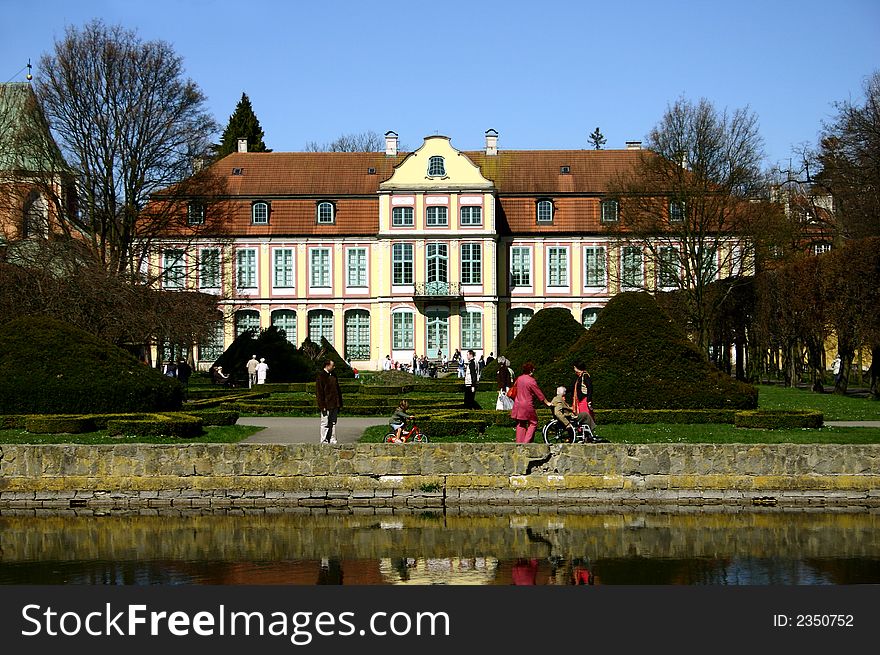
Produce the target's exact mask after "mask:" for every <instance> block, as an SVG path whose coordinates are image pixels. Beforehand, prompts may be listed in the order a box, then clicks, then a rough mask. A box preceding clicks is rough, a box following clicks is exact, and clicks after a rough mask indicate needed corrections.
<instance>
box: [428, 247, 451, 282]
mask: <svg viewBox="0 0 880 655" xmlns="http://www.w3.org/2000/svg"><path fill="white" fill-rule="evenodd" d="M432 250H433V254H431V251H432ZM432 264H433V265H432ZM432 269H433V270H432ZM432 278H435V279H432ZM425 281H426V282H428V283H433V282H437V283H440V284H446V283H448V282H449V244H447V243H440V242H437V241H430V242H428V243H426V244H425Z"/></svg>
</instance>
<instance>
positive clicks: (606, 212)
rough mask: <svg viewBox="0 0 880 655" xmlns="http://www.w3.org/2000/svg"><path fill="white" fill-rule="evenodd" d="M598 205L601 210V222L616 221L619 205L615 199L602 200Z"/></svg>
mask: <svg viewBox="0 0 880 655" xmlns="http://www.w3.org/2000/svg"><path fill="white" fill-rule="evenodd" d="M599 207H600V209H601V212H602V222H603V223H616V222H617V217H618V212H619V211H620V205H619V204H618V202H617V201H616V200H603V201H602V202H601V203H600V204H599Z"/></svg>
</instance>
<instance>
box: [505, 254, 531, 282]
mask: <svg viewBox="0 0 880 655" xmlns="http://www.w3.org/2000/svg"><path fill="white" fill-rule="evenodd" d="M510 284H511V286H514V287H530V286H532V251H531V249H530V248H511V249H510Z"/></svg>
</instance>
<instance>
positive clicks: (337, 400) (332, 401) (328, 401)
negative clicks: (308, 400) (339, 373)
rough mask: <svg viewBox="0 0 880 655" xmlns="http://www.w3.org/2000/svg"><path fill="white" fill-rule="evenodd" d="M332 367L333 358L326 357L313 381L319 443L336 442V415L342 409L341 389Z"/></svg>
mask: <svg viewBox="0 0 880 655" xmlns="http://www.w3.org/2000/svg"><path fill="white" fill-rule="evenodd" d="M334 367H335V364H334V363H333V360H332V359H328V360H327V361H326V362H324V368H323V369H321V370H320V371H319V372H318V379H317V380H316V381H315V397H316V398H317V401H318V410H319V411H320V412H321V443H336V430H335V428H336V417H337V416H338V414H339V410H340V409H342V390H341V389H340V388H339V378H337V377H336V374H335V373H334V372H333V368H334Z"/></svg>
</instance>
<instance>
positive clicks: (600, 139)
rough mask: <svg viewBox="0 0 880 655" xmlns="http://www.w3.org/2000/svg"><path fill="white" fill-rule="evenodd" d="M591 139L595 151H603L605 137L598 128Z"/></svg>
mask: <svg viewBox="0 0 880 655" xmlns="http://www.w3.org/2000/svg"><path fill="white" fill-rule="evenodd" d="M589 138H590V144H591V145H592V146H593V149H594V150H601V149H602V146H604V145H605V135H604V134H602V133H601V132H600V131H599V128H598V127H597V128H596V129H595V130H594V131H593V133H592V134H591V135H590V137H589Z"/></svg>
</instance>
